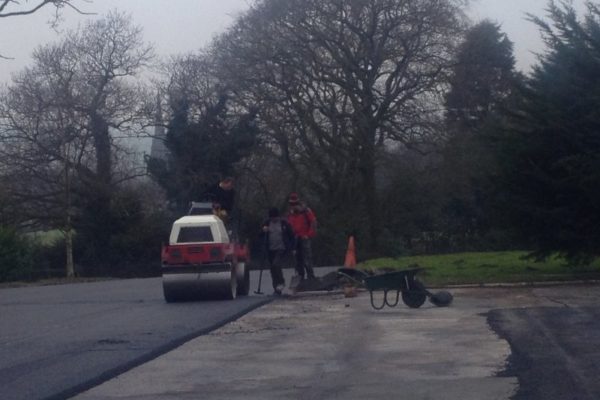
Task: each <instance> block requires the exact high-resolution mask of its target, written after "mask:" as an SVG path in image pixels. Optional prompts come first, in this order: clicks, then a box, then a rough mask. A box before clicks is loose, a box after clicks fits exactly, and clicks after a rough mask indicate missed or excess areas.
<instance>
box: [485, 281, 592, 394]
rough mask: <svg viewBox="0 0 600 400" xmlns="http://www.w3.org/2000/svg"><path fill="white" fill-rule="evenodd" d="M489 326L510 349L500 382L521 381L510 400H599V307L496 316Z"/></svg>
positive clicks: (505, 312)
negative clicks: (502, 378)
mask: <svg viewBox="0 0 600 400" xmlns="http://www.w3.org/2000/svg"><path fill="white" fill-rule="evenodd" d="M575 289H576V288H575ZM488 322H489V323H490V325H491V326H492V328H494V330H495V331H496V332H498V333H499V335H500V337H502V338H504V339H506V340H507V341H508V342H509V343H510V346H511V352H512V354H511V356H510V357H509V363H508V367H507V369H506V370H505V371H504V372H503V373H502V376H516V377H517V378H518V379H519V390H518V391H517V393H516V395H515V396H514V397H513V399H514V400H597V399H600V380H598V371H600V309H598V307H597V305H595V306H592V307H572V306H570V305H569V304H567V303H565V304H564V305H563V306H562V307H536V308H519V309H514V308H513V309H504V310H494V311H492V312H490V313H489V315H488Z"/></svg>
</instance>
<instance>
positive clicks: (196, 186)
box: [148, 95, 257, 212]
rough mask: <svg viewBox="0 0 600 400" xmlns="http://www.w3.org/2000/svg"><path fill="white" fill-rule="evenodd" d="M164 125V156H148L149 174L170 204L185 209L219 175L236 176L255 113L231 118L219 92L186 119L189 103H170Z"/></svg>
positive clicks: (250, 142) (251, 139)
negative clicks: (170, 113) (166, 155)
mask: <svg viewBox="0 0 600 400" xmlns="http://www.w3.org/2000/svg"><path fill="white" fill-rule="evenodd" d="M171 107H172V111H173V116H172V118H171V121H170V123H169V124H168V127H167V137H166V142H165V144H166V147H167V149H168V150H169V153H170V154H169V159H168V160H166V161H165V160H159V159H152V158H150V159H149V160H148V170H149V173H150V175H151V176H152V177H153V178H154V179H155V180H156V181H157V182H158V183H159V184H160V185H161V186H162V187H163V188H164V189H165V191H166V193H167V198H168V199H169V201H170V203H171V206H172V208H173V209H174V210H175V211H177V212H184V211H185V210H186V209H187V208H188V207H189V203H190V202H191V201H201V200H206V198H205V196H206V192H207V190H208V188H209V187H210V186H211V185H214V184H215V183H216V182H217V181H218V180H219V177H223V176H228V175H234V168H235V164H236V163H237V162H238V161H240V160H241V159H242V158H244V157H245V156H246V155H247V154H248V150H249V149H250V148H251V147H252V146H253V145H254V142H255V139H256V134H257V128H256V125H255V124H254V115H253V114H252V113H245V114H243V115H241V116H232V115H231V114H230V113H229V112H228V111H229V110H228V107H227V98H226V96H224V95H222V96H220V97H219V98H218V100H217V101H215V102H214V104H211V105H209V106H207V107H206V108H205V109H204V111H203V113H202V115H200V116H199V117H197V118H196V120H195V121H190V117H189V114H190V103H189V102H188V101H187V100H186V99H179V100H178V101H175V102H174V104H172V105H171Z"/></svg>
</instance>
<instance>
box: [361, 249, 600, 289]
mask: <svg viewBox="0 0 600 400" xmlns="http://www.w3.org/2000/svg"><path fill="white" fill-rule="evenodd" d="M527 254H528V253H527V252H524V251H506V252H489V253H457V254H445V255H433V256H412V257H401V258H380V259H374V260H368V261H366V262H364V263H361V264H359V265H358V267H359V268H361V269H366V270H369V269H370V270H378V269H382V268H383V269H388V268H390V269H394V270H401V269H406V268H415V267H421V268H423V271H421V272H420V273H419V278H420V279H421V280H423V281H424V282H425V283H426V284H428V285H440V286H443V285H461V284H484V283H515V282H548V281H573V280H591V279H600V260H597V261H595V262H594V263H592V264H590V265H587V266H577V267H575V266H569V265H568V264H567V261H566V260H564V259H563V258H560V257H551V258H548V259H547V260H545V261H542V262H536V261H535V260H533V259H528V258H527Z"/></svg>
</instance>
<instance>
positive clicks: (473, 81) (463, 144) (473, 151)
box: [438, 20, 519, 251]
mask: <svg viewBox="0 0 600 400" xmlns="http://www.w3.org/2000/svg"><path fill="white" fill-rule="evenodd" d="M518 81H519V74H518V73H517V72H516V71H515V59H514V55H513V44H512V42H511V41H510V40H509V39H508V37H507V36H506V35H505V34H504V33H503V32H502V31H501V30H500V26H499V25H498V24H495V23H493V22H491V21H487V20H486V21H482V22H480V23H478V24H477V25H475V26H473V27H471V28H470V29H469V30H468V31H467V32H466V35H465V38H464V41H463V42H462V43H461V45H460V46H459V48H458V52H457V56H456V65H455V66H454V68H453V71H452V75H451V77H450V89H449V91H448V93H447V94H446V99H445V100H446V101H445V105H446V134H447V142H446V143H445V146H444V148H443V150H442V154H443V164H442V167H441V175H442V176H443V179H442V181H441V184H442V186H443V187H444V190H443V193H444V195H443V198H444V199H445V201H443V202H442V204H441V207H442V209H441V214H440V217H441V218H440V224H439V227H438V229H439V230H440V231H443V232H445V233H446V234H447V236H448V238H449V241H450V242H451V243H453V246H455V248H454V249H455V250H463V251H464V250H468V249H469V247H471V248H472V246H475V245H477V243H475V242H477V241H480V240H481V236H482V235H483V234H484V233H485V231H486V230H487V229H488V228H489V221H488V215H487V214H488V213H487V210H485V207H486V204H485V203H486V202H485V197H486V195H485V193H486V192H487V188H486V180H485V179H484V176H485V172H484V171H485V170H486V169H488V168H491V164H492V158H491V157H490V156H489V150H488V149H487V141H488V137H487V135H486V131H487V126H488V125H491V124H492V122H493V121H494V120H495V118H496V116H497V115H498V113H499V111H500V110H501V109H502V108H503V107H505V106H506V104H507V102H508V101H509V99H510V96H511V95H512V93H514V91H515V90H516V87H517V83H518Z"/></svg>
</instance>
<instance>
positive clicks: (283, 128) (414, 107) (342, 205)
mask: <svg viewBox="0 0 600 400" xmlns="http://www.w3.org/2000/svg"><path fill="white" fill-rule="evenodd" d="M461 29H462V25H461V10H460V2H459V1H453V0H444V1H439V0H417V1H415V0H325V1H323V0H289V1H285V2H281V1H274V0H263V1H260V2H258V3H257V4H256V6H255V7H253V8H252V9H251V10H250V11H249V12H248V13H247V14H246V15H245V16H243V17H242V18H240V20H239V21H238V22H237V23H236V24H235V26H234V27H233V28H232V29H231V30H230V31H229V32H228V34H226V35H224V36H223V37H222V38H221V39H220V40H218V41H217V43H216V44H215V51H216V53H217V55H218V57H219V59H220V65H221V66H220V69H219V70H220V71H221V72H222V73H223V76H224V78H223V79H224V80H226V81H227V82H230V84H231V85H232V86H233V87H234V88H236V94H237V98H236V99H238V100H239V101H240V102H241V103H242V104H244V103H245V102H246V101H251V102H252V104H258V105H259V120H260V121H261V123H262V129H264V130H265V132H267V133H268V137H267V138H265V140H264V142H265V143H267V144H268V146H269V149H270V150H271V151H272V153H273V155H274V156H276V157H278V158H279V159H280V160H281V161H282V162H284V163H285V165H286V166H287V168H288V169H289V170H290V171H292V174H293V176H295V178H294V179H293V182H292V186H295V188H296V189H302V190H303V191H305V192H308V193H309V194H311V195H313V196H316V197H318V198H319V199H320V200H321V201H322V203H323V204H325V205H326V207H325V208H324V209H323V210H322V211H323V212H322V214H323V216H324V217H325V216H331V217H333V216H334V215H337V216H336V217H335V218H337V219H338V221H339V222H340V224H341V225H345V227H340V230H342V231H343V230H345V228H346V229H359V230H361V231H362V232H363V233H364V236H363V237H365V238H367V237H368V238H370V239H369V241H368V242H369V243H370V245H371V246H370V247H371V248H375V247H376V245H377V238H378V236H379V231H380V225H381V222H382V221H381V218H380V215H381V214H380V209H379V204H380V203H379V196H378V192H377V185H376V169H377V165H378V152H379V151H380V150H381V149H382V148H383V147H384V146H385V144H386V143H387V142H388V141H394V142H401V143H405V144H415V143H418V142H422V141H424V140H426V139H427V138H428V135H430V134H431V133H432V125H431V120H432V117H437V116H438V110H439V102H437V100H436V99H437V95H438V93H439V89H440V85H442V82H443V81H444V79H445V78H446V73H447V72H448V68H449V66H450V62H451V55H452V53H453V51H454V45H455V43H456V40H457V37H458V34H459V33H460V32H461ZM365 242H367V241H366V240H365V241H364V242H363V243H365Z"/></svg>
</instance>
